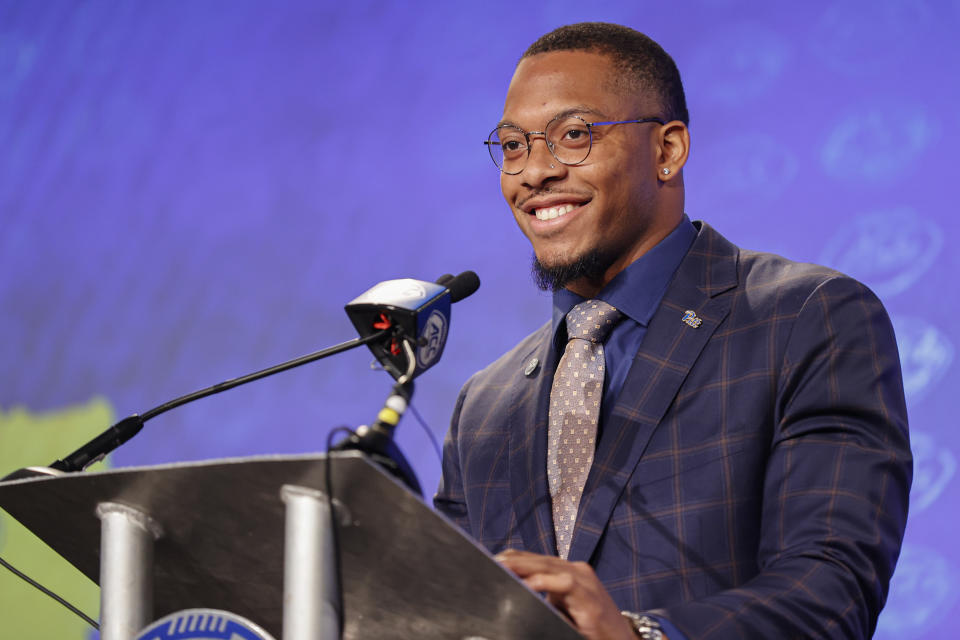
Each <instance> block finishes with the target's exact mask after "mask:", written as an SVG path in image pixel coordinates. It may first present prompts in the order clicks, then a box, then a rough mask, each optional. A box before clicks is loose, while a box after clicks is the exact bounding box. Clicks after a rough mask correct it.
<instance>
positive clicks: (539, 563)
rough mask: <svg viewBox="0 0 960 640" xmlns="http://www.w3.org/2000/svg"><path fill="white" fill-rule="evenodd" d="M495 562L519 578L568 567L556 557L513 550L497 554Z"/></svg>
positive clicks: (567, 564) (565, 562)
mask: <svg viewBox="0 0 960 640" xmlns="http://www.w3.org/2000/svg"><path fill="white" fill-rule="evenodd" d="M496 560H497V562H499V563H500V564H502V565H503V566H505V567H506V568H507V569H510V570H511V571H513V572H514V573H516V574H517V575H518V576H520V577H521V578H522V577H524V576H527V575H530V574H532V573H553V572H557V571H563V570H565V569H566V568H567V567H569V563H568V562H567V561H565V560H561V559H560V558H557V557H556V556H542V555H540V554H538V553H530V552H529V551H515V550H513V549H510V550H507V551H504V552H502V553H499V554H497V556H496Z"/></svg>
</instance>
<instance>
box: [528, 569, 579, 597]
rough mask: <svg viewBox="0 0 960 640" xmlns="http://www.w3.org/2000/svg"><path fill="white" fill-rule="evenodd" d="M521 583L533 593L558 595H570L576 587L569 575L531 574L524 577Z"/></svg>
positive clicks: (574, 581)
mask: <svg viewBox="0 0 960 640" xmlns="http://www.w3.org/2000/svg"><path fill="white" fill-rule="evenodd" d="M523 582H524V583H525V584H526V585H527V586H528V587H530V588H531V589H533V590H534V591H546V592H547V593H555V594H558V595H562V594H567V593H570V591H572V590H573V588H574V586H575V585H576V580H574V579H573V576H572V575H571V574H570V573H533V574H530V575H528V576H525V577H524V578H523Z"/></svg>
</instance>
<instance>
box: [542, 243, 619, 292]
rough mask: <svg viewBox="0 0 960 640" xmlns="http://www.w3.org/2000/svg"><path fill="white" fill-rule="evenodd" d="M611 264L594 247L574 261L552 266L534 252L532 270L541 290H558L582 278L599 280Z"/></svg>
mask: <svg viewBox="0 0 960 640" xmlns="http://www.w3.org/2000/svg"><path fill="white" fill-rule="evenodd" d="M609 266H610V262H609V260H607V259H606V258H605V257H604V255H603V253H601V251H600V250H599V249H592V250H590V251H588V252H587V253H585V254H583V255H582V256H580V257H578V258H576V259H575V260H574V261H573V262H567V263H564V264H556V265H552V266H547V265H545V264H543V263H542V262H540V260H538V259H537V255H536V254H534V255H533V264H532V265H530V272H531V274H532V275H533V281H534V283H535V284H536V285H537V287H538V288H539V289H540V290H541V291H556V290H557V289H562V288H564V287H565V286H567V285H568V284H569V283H571V282H573V281H574V280H579V279H580V278H587V279H589V280H598V279H600V278H601V277H602V276H603V274H604V272H605V271H606V270H607V268H608V267H609Z"/></svg>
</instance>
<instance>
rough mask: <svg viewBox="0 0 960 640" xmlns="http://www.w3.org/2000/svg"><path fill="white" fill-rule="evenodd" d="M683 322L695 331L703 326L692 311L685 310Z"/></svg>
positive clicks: (701, 321)
mask: <svg viewBox="0 0 960 640" xmlns="http://www.w3.org/2000/svg"><path fill="white" fill-rule="evenodd" d="M683 321H684V322H686V323H687V324H688V325H690V326H691V327H693V328H694V329H697V328H699V327H700V325H701V324H703V320H702V319H700V318H698V317H697V314H696V313H695V312H694V311H693V310H692V309H687V310H686V311H684V312H683Z"/></svg>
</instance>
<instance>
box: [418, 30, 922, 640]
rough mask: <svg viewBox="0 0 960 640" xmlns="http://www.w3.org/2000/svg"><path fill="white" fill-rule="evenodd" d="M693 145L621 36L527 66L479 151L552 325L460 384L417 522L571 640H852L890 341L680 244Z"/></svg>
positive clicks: (662, 72)
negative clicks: (494, 569)
mask: <svg viewBox="0 0 960 640" xmlns="http://www.w3.org/2000/svg"><path fill="white" fill-rule="evenodd" d="M687 122H688V117H687V112H686V106H685V99H684V95H683V88H682V85H681V83H680V77H679V74H678V72H677V70H676V66H675V65H674V63H673V61H672V59H671V58H670V57H669V56H668V55H667V54H666V53H665V52H664V51H663V50H662V49H661V48H660V47H659V45H657V44H656V43H654V42H653V41H652V40H650V39H649V38H647V37H646V36H644V35H642V34H640V33H637V32H635V31H633V30H631V29H627V28H625V27H620V26H616V25H607V24H598V23H591V24H579V25H572V26H568V27H562V28H560V29H557V30H556V31H554V32H552V33H550V34H547V35H546V36H544V37H542V38H541V39H540V40H538V41H537V42H535V43H534V44H533V45H532V46H531V47H530V49H528V50H527V52H526V53H525V54H524V56H523V58H522V59H521V60H520V62H519V64H518V65H517V68H516V71H515V73H514V76H513V80H512V81H511V83H510V87H509V90H508V91H507V98H506V102H505V105H504V112H503V120H502V121H501V123H500V125H499V126H498V127H497V129H496V130H495V131H494V133H493V134H491V136H490V139H489V140H488V147H490V148H491V154H492V155H493V157H494V161H495V163H497V166H498V167H499V168H500V170H501V187H502V190H503V194H504V197H505V198H506V200H507V203H508V204H509V205H510V208H511V210H512V212H513V214H514V217H515V218H516V220H517V224H518V225H519V226H520V229H521V231H522V232H523V233H524V234H525V235H526V236H527V238H528V239H529V240H530V242H531V244H532V245H533V251H534V256H535V265H534V272H535V276H536V279H537V281H538V283H539V284H540V285H541V286H542V287H544V288H550V289H553V291H554V318H553V321H552V322H549V323H548V324H546V325H545V326H544V327H541V328H540V329H539V330H538V331H536V332H535V333H533V334H532V335H530V336H529V337H527V338H526V339H525V340H523V341H522V342H521V343H520V344H518V345H517V346H516V347H515V348H514V349H513V350H511V351H510V352H508V353H507V354H505V355H504V356H502V357H501V358H500V359H499V360H497V361H496V362H494V363H493V364H492V365H490V366H489V367H487V368H486V369H484V370H483V371H481V372H479V373H477V374H476V375H474V376H473V377H472V378H471V379H470V380H469V381H468V382H467V384H466V385H465V386H464V388H463V391H462V392H461V395H460V397H459V399H458V401H457V405H456V409H455V411H454V416H453V421H452V424H451V429H450V433H449V435H448V437H447V440H446V444H445V452H444V463H443V478H442V481H441V486H440V489H439V491H438V493H437V495H436V498H435V505H436V506H437V508H438V509H439V510H440V511H441V512H443V513H445V514H447V515H448V516H449V517H451V518H452V519H453V520H455V521H456V522H457V523H458V524H459V525H460V526H461V527H462V528H463V529H464V530H466V531H467V532H468V533H470V534H471V535H472V536H473V537H475V538H476V539H477V540H478V541H480V542H481V543H482V544H484V545H485V546H486V547H487V548H488V549H490V551H491V552H493V553H498V554H499V555H498V559H499V560H500V561H501V562H502V563H503V565H504V566H506V567H507V568H508V569H510V570H512V571H513V572H515V573H516V574H517V575H518V576H520V577H521V578H523V579H524V581H525V582H526V583H527V584H528V585H529V586H530V588H531V589H533V590H536V591H539V592H543V593H545V594H546V596H547V598H548V600H549V601H550V602H551V603H553V604H554V605H556V606H557V607H558V608H559V609H560V610H561V611H563V612H564V613H565V614H566V615H567V616H568V617H569V618H570V620H571V621H572V623H573V624H574V625H575V626H576V627H577V628H578V629H579V630H580V632H581V633H583V635H585V636H586V637H588V638H631V637H636V636H638V635H639V636H640V637H649V638H656V637H669V638H670V639H671V640H676V639H677V638H683V637H686V638H691V639H692V638H812V637H838V638H839V637H843V638H863V637H868V636H870V635H871V634H872V633H873V630H874V628H875V625H876V619H877V616H878V614H879V612H880V610H881V608H882V607H883V604H884V601H885V598H886V594H887V586H888V583H889V580H890V576H891V574H892V572H893V568H894V565H895V563H896V559H897V555H898V553H899V549H900V543H901V540H902V536H903V530H904V526H905V520H906V512H907V496H908V492H909V486H910V480H911V468H912V467H911V464H912V463H911V457H910V451H909V443H908V438H907V423H906V410H905V407H904V399H903V390H902V381H901V377H900V367H899V361H898V358H897V351H896V343H895V341H894V337H893V332H892V329H891V327H890V323H889V321H888V319H887V316H886V313H885V312H884V310H883V307H882V306H881V304H880V302H879V301H878V300H877V299H876V297H875V296H874V295H873V294H872V293H871V292H870V291H869V290H867V289H866V288H865V287H864V286H862V285H861V284H859V283H857V282H856V281H854V280H852V279H850V278H848V277H846V276H843V275H842V274H839V273H837V272H835V271H831V270H829V269H826V268H822V267H818V266H814V265H806V264H798V263H793V262H789V261H787V260H784V259H783V258H780V257H778V256H773V255H769V254H762V253H756V252H750V251H744V250H740V249H738V248H737V247H736V246H734V245H733V244H731V243H730V242H728V241H727V240H726V239H724V238H723V237H722V236H721V235H720V234H719V233H717V232H716V231H714V230H713V229H712V228H710V227H709V226H708V225H706V224H704V223H692V222H690V221H689V220H688V219H687V218H686V216H685V215H684V212H683V207H684V189H683V172H682V169H683V166H684V163H685V162H686V160H687V154H688V152H689V149H690V136H689V131H688V128H687ZM571 318H572V320H571ZM588 325H589V326H588ZM601 326H602V327H603V329H600V327H601ZM593 329H597V330H598V331H599V333H598V334H596V335H594V334H590V335H589V336H587V332H588V330H589V331H593ZM604 331H605V332H606V333H607V335H601V334H602V333H604ZM581 334H582V335H581ZM601 381H602V382H601ZM601 400H602V401H601ZM621 610H623V611H624V612H625V613H624V614H623V615H621Z"/></svg>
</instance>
